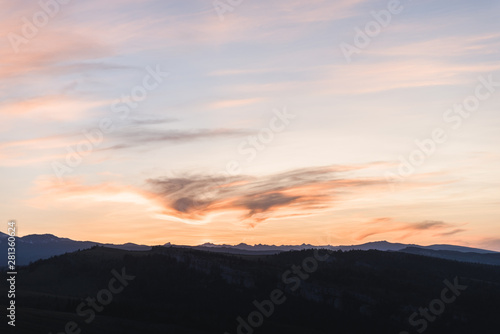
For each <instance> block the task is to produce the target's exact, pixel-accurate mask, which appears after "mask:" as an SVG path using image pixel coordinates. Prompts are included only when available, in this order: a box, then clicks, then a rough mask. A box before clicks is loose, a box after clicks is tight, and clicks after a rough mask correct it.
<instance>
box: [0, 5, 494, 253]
mask: <svg viewBox="0 0 500 334" xmlns="http://www.w3.org/2000/svg"><path fill="white" fill-rule="evenodd" d="M41 3H42V4H47V5H45V6H42V7H41V5H40V4H39V3H38V2H37V1H27V0H22V1H8V0H0V5H1V8H2V11H1V12H0V33H1V36H2V38H1V39H0V59H1V63H0V64H1V65H0V171H1V173H0V186H1V188H2V192H1V193H0V218H1V219H0V220H1V221H2V222H3V225H2V226H0V231H3V232H6V231H7V221H8V220H9V219H16V220H17V225H18V229H19V235H20V236H22V235H27V234H33V233H36V234H43V233H52V234H55V235H57V236H60V237H68V238H71V239H75V240H92V241H97V242H113V243H124V242H135V243H141V244H152V245H153V244H164V243H166V242H171V243H175V244H189V245H195V244H201V243H205V242H212V243H217V244H221V243H226V244H238V243H240V242H244V243H248V244H258V243H267V244H302V243H310V244H332V245H339V244H344V245H345V244H360V243H365V242H370V241H378V240H387V241H390V242H403V243H416V244H422V245H428V244H444V243H448V244H457V245H464V246H472V247H482V248H488V249H493V250H498V251H500V228H499V226H500V150H499V147H500V131H499V128H500V21H499V20H498V13H500V2H498V1H496V0H487V1H483V0H480V1H474V2H472V1H465V0H459V1H456V0H453V1H452V0H445V1H426V0H421V1H401V2H397V1H395V0H394V1H364V0H332V1H326V0H307V1H306V0H272V1H263V0H243V1H241V2H240V3H239V4H236V5H230V4H229V2H228V1H226V0H221V1H215V2H213V1H211V0H191V1H179V0H178V1H160V0H157V1H148V0H144V1H138V0H136V1H131V0H120V1H118V0H110V1H95V0H88V1H67V0H65V1H62V0H60V3H56V2H55V0H42V1H41ZM232 3H237V1H233V2H232ZM44 8H45V9H44ZM47 12H48V13H47ZM376 18H377V19H378V20H379V22H380V23H379V22H377V21H376ZM370 29H371V30H370Z"/></svg>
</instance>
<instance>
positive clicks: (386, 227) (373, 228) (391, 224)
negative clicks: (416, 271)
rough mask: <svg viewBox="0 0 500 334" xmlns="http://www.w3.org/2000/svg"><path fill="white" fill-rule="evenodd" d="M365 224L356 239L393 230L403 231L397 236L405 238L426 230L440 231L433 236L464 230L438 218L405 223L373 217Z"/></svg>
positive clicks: (392, 231) (448, 234) (447, 234)
mask: <svg viewBox="0 0 500 334" xmlns="http://www.w3.org/2000/svg"><path fill="white" fill-rule="evenodd" d="M365 225H368V226H369V227H368V228H367V229H364V230H363V232H362V233H361V234H360V235H359V236H358V237H357V238H356V239H357V240H363V239H366V238H368V237H371V236H374V235H378V234H386V233H394V232H404V234H401V235H400V236H399V238H400V239H405V238H407V237H409V236H412V235H415V234H418V233H422V232H426V231H438V232H441V233H439V234H435V236H450V235H453V234H456V233H459V232H463V231H465V230H463V229H457V228H456V225H455V224H451V223H446V222H443V221H438V220H425V221H421V222H416V223H406V222H398V221H395V220H394V219H392V218H375V219H372V220H370V221H369V222H367V223H366V224H365Z"/></svg>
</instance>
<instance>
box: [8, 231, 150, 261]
mask: <svg viewBox="0 0 500 334" xmlns="http://www.w3.org/2000/svg"><path fill="white" fill-rule="evenodd" d="M0 233H1V232H0ZM7 238H8V235H7V234H5V233H1V234H0V250H2V254H6V253H7V248H8V247H7V246H8V244H7ZM95 245H99V246H106V247H110V248H118V249H123V250H150V249H151V246H145V245H136V244H132V243H127V244H123V245H113V244H101V243H98V242H92V241H75V240H71V239H68V238H59V237H57V236H55V235H53V234H31V235H27V236H24V237H19V238H16V264H17V265H27V264H29V263H30V262H33V261H36V260H40V259H47V258H49V257H52V256H55V255H61V254H64V253H71V252H75V251H77V250H82V249H88V248H91V247H93V246H95ZM5 265H6V262H4V260H2V263H0V267H3V266H5Z"/></svg>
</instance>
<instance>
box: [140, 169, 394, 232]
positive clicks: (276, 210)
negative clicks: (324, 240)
mask: <svg viewBox="0 0 500 334" xmlns="http://www.w3.org/2000/svg"><path fill="white" fill-rule="evenodd" d="M358 168H359V167H349V166H331V167H316V168H303V169H298V170H292V171H288V172H283V173H278V174H273V175H267V176H260V177H250V176H227V177H225V176H216V177H210V176H207V175H186V176H183V177H170V178H155V179H149V180H148V181H147V182H148V184H149V185H150V186H151V196H152V198H153V199H154V200H155V201H158V202H159V203H161V205H162V206H163V207H164V211H163V212H162V214H164V215H165V216H171V217H177V218H181V219H183V218H185V219H188V220H203V219H205V218H206V217H207V216H210V215H212V214H216V213H220V212H238V213H239V216H240V218H241V219H242V220H243V221H247V222H248V223H249V225H251V226H254V225H255V224H256V223H258V222H262V221H265V220H267V219H271V218H285V217H292V216H297V215H310V214H314V213H318V212H320V211H324V210H327V209H331V208H332V207H333V206H334V205H335V202H340V201H342V200H345V199H347V198H349V189H352V190H356V191H357V192H358V193H359V192H361V191H363V190H362V189H365V190H366V189H377V188H380V187H383V186H384V182H385V181H384V180H382V179H370V178H363V179H357V178H354V177H352V176H349V173H350V172H351V171H353V170H355V169H358Z"/></svg>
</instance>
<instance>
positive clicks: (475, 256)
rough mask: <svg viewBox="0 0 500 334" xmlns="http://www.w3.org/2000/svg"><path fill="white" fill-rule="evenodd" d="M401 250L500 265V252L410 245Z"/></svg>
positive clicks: (442, 257)
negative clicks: (463, 250) (465, 250)
mask: <svg viewBox="0 0 500 334" xmlns="http://www.w3.org/2000/svg"><path fill="white" fill-rule="evenodd" d="M401 252H404V253H411V254H418V255H424V256H431V257H438V258H441V259H447V260H454V261H462V262H472V263H482V264H490V265H496V266H500V253H493V252H492V253H474V252H467V253H464V252H458V251H451V250H432V249H429V248H419V247H408V248H405V249H402V250H401Z"/></svg>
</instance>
